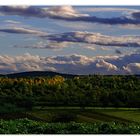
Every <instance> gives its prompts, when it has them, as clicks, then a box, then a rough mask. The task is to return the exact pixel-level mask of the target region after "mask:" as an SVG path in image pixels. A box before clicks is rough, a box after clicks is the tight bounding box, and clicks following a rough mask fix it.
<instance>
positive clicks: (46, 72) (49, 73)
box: [0, 71, 76, 78]
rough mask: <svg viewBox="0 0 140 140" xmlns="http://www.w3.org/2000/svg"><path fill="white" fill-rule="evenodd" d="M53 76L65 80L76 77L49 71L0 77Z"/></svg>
mask: <svg viewBox="0 0 140 140" xmlns="http://www.w3.org/2000/svg"><path fill="white" fill-rule="evenodd" d="M55 75H59V76H63V77H65V78H73V77H75V76H76V75H72V74H62V73H57V72H51V71H31V72H21V73H12V74H6V75H0V77H3V76H6V77H9V78H20V77H43V76H50V77H53V76H55Z"/></svg>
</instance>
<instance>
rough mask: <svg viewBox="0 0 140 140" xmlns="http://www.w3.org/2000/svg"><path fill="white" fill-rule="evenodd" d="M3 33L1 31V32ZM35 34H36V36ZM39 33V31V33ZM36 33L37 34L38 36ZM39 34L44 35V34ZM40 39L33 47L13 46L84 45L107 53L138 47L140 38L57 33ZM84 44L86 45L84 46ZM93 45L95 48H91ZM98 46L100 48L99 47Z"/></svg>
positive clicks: (87, 33)
mask: <svg viewBox="0 0 140 140" xmlns="http://www.w3.org/2000/svg"><path fill="white" fill-rule="evenodd" d="M0 31H1V30H0ZM2 31H3V30H2ZM4 32H14V33H25V32H26V33H30V34H34V32H37V33H38V31H36V30H35V31H34V30H22V28H21V29H20V30H19V28H18V29H16V30H15V29H10V30H9V29H8V30H7V29H4ZM37 33H36V34H37ZM39 33H40V31H39ZM39 33H38V34H39ZM40 34H45V33H44V32H43V33H42V32H41V33H40ZM38 37H40V38H41V39H42V41H40V42H39V43H36V44H34V45H29V46H28V45H26V46H22V45H15V46H14V47H18V48H20V47H21V48H32V49H54V50H58V49H63V48H66V47H68V46H70V45H71V44H75V45H79V44H82V43H83V44H84V46H82V47H83V48H86V49H91V50H95V49H96V48H97V47H96V48H95V46H98V48H100V49H101V50H104V51H107V50H111V48H109V46H110V47H113V46H114V47H133V48H137V47H140V36H108V35H103V34H100V33H93V32H82V31H81V32H80V31H75V32H65V33H58V34H47V35H39V36H38ZM85 44H86V45H85ZM92 44H94V45H95V46H93V45H92ZM99 46H100V47H99ZM116 53H118V54H120V53H119V51H116Z"/></svg>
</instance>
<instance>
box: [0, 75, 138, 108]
mask: <svg viewBox="0 0 140 140" xmlns="http://www.w3.org/2000/svg"><path fill="white" fill-rule="evenodd" d="M0 104H1V106H3V107H4V106H7V104H8V106H12V108H14V107H16V108H23V109H26V110H31V109H32V108H33V107H35V106H42V107H43V106H80V107H81V108H84V107H88V106H90V107H131V108H139V107H140V78H139V77H138V76H120V75H116V76H115V75H114V76H105V75H89V76H75V77H73V78H64V77H62V76H59V75H56V76H53V77H49V76H48V77H34V78H33V77H32V78H30V77H26V78H24V77H23V78H7V77H1V78H0ZM3 109H4V108H3Z"/></svg>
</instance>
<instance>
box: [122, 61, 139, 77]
mask: <svg viewBox="0 0 140 140" xmlns="http://www.w3.org/2000/svg"><path fill="white" fill-rule="evenodd" d="M123 68H124V70H125V71H126V72H128V73H130V74H140V63H130V64H128V65H127V66H126V67H125V66H124V67H123Z"/></svg>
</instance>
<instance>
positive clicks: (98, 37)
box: [42, 31, 140, 47]
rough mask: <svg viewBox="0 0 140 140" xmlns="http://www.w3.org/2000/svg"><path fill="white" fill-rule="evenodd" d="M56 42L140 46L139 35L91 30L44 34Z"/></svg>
mask: <svg viewBox="0 0 140 140" xmlns="http://www.w3.org/2000/svg"><path fill="white" fill-rule="evenodd" d="M42 37H43V38H45V39H47V40H51V41H56V42H59V43H60V42H75V43H78V42H79V43H88V44H95V45H104V46H121V47H140V37H139V36H119V37H117V36H107V35H102V34H100V33H92V32H91V33H90V32H78V31H77V32H66V33H59V34H52V35H46V36H42Z"/></svg>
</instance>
